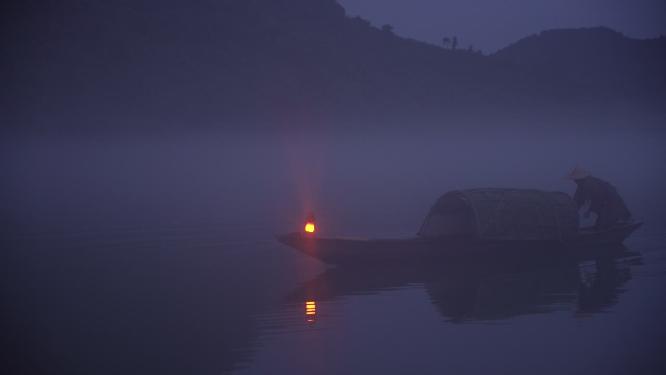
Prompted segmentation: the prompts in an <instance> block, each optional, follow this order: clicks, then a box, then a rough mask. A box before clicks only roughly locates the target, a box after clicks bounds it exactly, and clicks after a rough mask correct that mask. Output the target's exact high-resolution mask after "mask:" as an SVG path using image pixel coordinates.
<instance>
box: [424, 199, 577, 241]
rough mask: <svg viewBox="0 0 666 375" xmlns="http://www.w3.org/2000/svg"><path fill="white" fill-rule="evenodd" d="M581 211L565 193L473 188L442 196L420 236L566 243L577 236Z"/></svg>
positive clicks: (427, 217) (432, 209)
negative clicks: (558, 241) (458, 236)
mask: <svg viewBox="0 0 666 375" xmlns="http://www.w3.org/2000/svg"><path fill="white" fill-rule="evenodd" d="M578 224H579V223H578V210H577V208H576V205H575V203H574V201H573V200H572V199H571V197H570V196H569V195H567V194H565V193H561V192H547V191H540V190H531V189H468V190H457V191H451V192H448V193H446V194H444V195H443V196H441V197H440V198H439V199H438V200H437V202H435V204H434V205H433V206H432V208H431V209H430V212H429V213H428V215H427V216H426V218H425V220H424V222H423V225H422V226H421V229H420V230H419V232H418V235H419V236H421V237H426V238H432V237H440V236H456V235H460V236H472V237H475V238H477V239H480V240H494V241H512V240H562V241H564V240H567V239H570V238H573V237H575V236H576V235H577V234H578Z"/></svg>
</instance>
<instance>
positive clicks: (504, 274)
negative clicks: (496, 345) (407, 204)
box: [288, 247, 641, 324]
mask: <svg viewBox="0 0 666 375" xmlns="http://www.w3.org/2000/svg"><path fill="white" fill-rule="evenodd" d="M608 254H609V255H608V256H601V257H596V258H594V259H551V260H545V259H541V260H539V261H538V262H533V261H530V262H520V263H516V262H499V263H493V264H458V265H436V266H434V265H432V266H427V265H420V266H409V267H407V266H402V267H401V266H391V267H382V268H375V269H366V268H363V269H362V268H349V267H340V268H331V269H328V270H327V271H325V272H324V273H322V274H320V275H319V276H317V277H316V278H314V279H312V280H310V281H308V282H306V283H305V284H304V285H303V286H302V287H300V288H299V289H297V290H295V291H294V292H293V293H291V294H290V295H289V297H288V298H289V299H290V300H291V301H299V300H300V301H307V302H306V305H305V308H306V310H305V311H306V315H305V316H306V321H307V322H308V323H310V324H311V323H314V322H315V316H316V302H315V301H317V302H322V301H326V300H332V299H336V298H339V297H343V296H348V295H358V294H375V293H379V292H382V291H387V290H392V289H397V288H401V287H406V286H410V285H417V286H418V285H421V286H423V288H424V289H425V290H426V292H427V294H428V296H429V297H430V301H431V302H432V304H433V305H434V306H435V308H436V309H437V311H438V312H439V313H440V314H441V316H442V317H444V318H445V319H446V320H447V321H451V322H457V323H462V322H468V321H492V320H502V319H510V318H512V317H516V316H520V315H526V314H540V313H549V312H553V311H571V312H572V314H573V315H574V316H584V315H589V314H594V313H599V312H603V311H606V310H607V309H608V308H610V307H611V306H613V305H615V304H616V303H617V302H618V298H619V296H620V294H621V293H622V291H623V289H622V288H623V286H624V285H625V284H626V283H627V281H629V280H630V279H631V268H632V267H633V266H637V265H640V264H641V256H640V254H639V253H635V252H631V251H629V250H627V249H626V248H624V247H622V248H614V249H612V251H610V250H609V252H608ZM610 254H612V255H610Z"/></svg>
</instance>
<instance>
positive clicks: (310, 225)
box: [305, 222, 315, 233]
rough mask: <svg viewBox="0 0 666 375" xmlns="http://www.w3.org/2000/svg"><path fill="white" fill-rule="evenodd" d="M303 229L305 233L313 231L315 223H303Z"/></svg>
mask: <svg viewBox="0 0 666 375" xmlns="http://www.w3.org/2000/svg"><path fill="white" fill-rule="evenodd" d="M305 231H306V232H307V233H314V232H315V224H314V223H311V222H307V223H305Z"/></svg>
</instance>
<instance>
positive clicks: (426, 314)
mask: <svg viewBox="0 0 666 375" xmlns="http://www.w3.org/2000/svg"><path fill="white" fill-rule="evenodd" d="M665 141H666V134H664V133H663V132H658V131H649V130H645V131H637V130H635V129H632V130H609V131H603V132H602V131H594V132H593V131H588V132H585V131H582V132H576V131H561V132H554V131H548V130H545V131H528V130H514V131H503V132H501V131H497V132H480V131H473V132H467V133H463V132H455V131H451V132H446V131H432V130H423V131H419V130H414V131H410V132H409V133H402V132H400V131H397V130H395V131H393V130H392V131H388V132H379V131H365V132H364V131H360V130H359V131H339V132H333V131H317V132H315V131H312V132H296V131H288V132H283V133H278V132H230V131H226V132H223V131H220V132H213V131H200V132H194V131H193V132H188V133H185V132H180V133H178V132H173V133H166V134H163V135H159V136H157V135H154V134H153V135H132V136H123V135H117V134H115V135H113V136H69V137H64V136H57V135H31V136H9V137H6V138H5V139H3V141H2V163H3V184H2V186H1V187H0V189H2V190H0V194H2V196H3V197H2V204H3V206H4V207H3V209H2V211H3V212H4V215H2V216H3V217H2V220H3V224H4V228H5V230H4V235H3V249H4V251H3V252H2V264H3V265H4V269H5V271H4V272H3V283H2V293H3V305H4V307H3V320H4V322H5V325H6V328H5V329H4V332H3V336H5V340H7V342H8V343H10V345H11V347H12V348H13V350H12V352H11V353H9V355H10V359H9V361H8V363H9V367H10V369H11V368H29V369H33V370H34V371H35V372H43V373H62V374H122V373H126V374H145V373H161V374H220V373H235V374H301V373H302V374H371V373H378V374H406V373H414V374H442V373H451V374H476V373H502V374H592V373H603V374H630V373H636V374H663V373H666V367H665V365H666V361H665V360H664V358H663V354H664V348H666V346H665V344H666V325H665V324H664V323H663V319H664V317H665V316H666V300H665V299H664V296H665V292H666V212H665V211H664V206H665V205H664V204H663V197H664V192H666V164H665V163H664V160H666V157H665V156H666V151H665V149H664V147H663V145H664V144H666V143H665ZM577 164H580V165H582V166H584V167H586V168H588V169H590V170H591V171H592V173H593V174H595V175H598V176H600V177H602V178H604V179H606V180H608V181H610V182H612V183H613V184H614V185H615V186H616V187H617V188H618V190H619V192H620V193H621V194H622V195H623V197H624V198H625V200H626V202H627V204H628V206H629V208H630V209H631V210H632V212H633V214H634V216H635V218H636V219H637V220H640V221H643V222H645V225H644V226H643V227H642V228H641V229H640V230H639V231H638V232H636V233H635V234H634V235H633V236H632V237H631V238H629V239H628V240H627V241H626V242H625V246H626V247H627V249H628V250H629V251H630V252H631V254H632V255H631V256H627V257H623V258H619V259H610V260H601V261H585V262H579V263H575V264H566V265H557V266H552V267H539V268H529V269H521V270H519V271H512V272H507V271H492V270H487V269H477V268H475V267H471V266H465V267H463V268H461V267H452V266H450V265H447V266H444V265H443V266H442V268H441V269H439V268H438V267H431V268H429V269H428V270H419V269H410V268H408V267H404V268H402V267H396V268H395V269H391V270H386V269H384V270H381V269H379V270H374V269H367V270H355V271H351V270H345V269H341V268H332V267H326V266H325V265H323V264H322V263H320V262H318V261H317V260H315V259H311V258H308V257H306V256H305V255H303V254H300V253H298V252H297V251H295V250H293V249H290V248H288V247H286V246H284V245H281V244H279V243H278V242H277V241H276V240H275V237H274V236H275V234H279V233H285V232H290V231H296V230H299V229H300V228H301V226H302V222H303V219H304V218H305V215H306V214H307V212H308V211H313V212H314V213H315V214H316V215H317V219H318V224H319V228H320V233H321V235H322V236H360V237H402V236H405V237H406V236H412V235H414V233H415V232H416V231H417V229H418V227H419V225H420V224H421V221H422V219H423V217H424V216H425V214H426V213H427V211H428V209H429V208H430V206H431V205H432V203H433V202H434V201H435V200H436V199H437V198H438V197H439V196H440V195H441V194H443V193H445V192H447V191H449V190H454V189H461V188H472V187H517V188H537V189H544V190H558V191H565V192H567V193H570V194H572V193H573V190H574V184H572V183H571V182H570V181H566V180H564V179H563V176H564V175H565V174H566V173H567V172H569V170H570V169H571V168H573V167H574V166H576V165H577Z"/></svg>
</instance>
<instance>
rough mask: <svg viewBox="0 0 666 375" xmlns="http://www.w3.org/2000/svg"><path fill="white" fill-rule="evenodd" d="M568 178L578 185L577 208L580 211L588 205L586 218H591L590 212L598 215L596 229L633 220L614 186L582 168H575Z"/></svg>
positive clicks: (575, 197)
mask: <svg viewBox="0 0 666 375" xmlns="http://www.w3.org/2000/svg"><path fill="white" fill-rule="evenodd" d="M567 178H568V179H570V180H573V181H574V182H575V183H576V185H578V187H577V188H576V193H575V194H574V198H573V199H574V201H575V202H576V207H577V208H578V209H580V208H581V207H583V206H585V205H588V209H587V211H586V212H585V213H584V216H585V217H589V215H590V212H594V213H595V214H596V215H597V221H596V223H595V225H594V229H596V230H602V229H607V228H609V227H612V226H613V225H615V224H617V223H619V222H624V221H629V219H631V212H629V209H627V206H626V205H625V204H624V200H622V197H620V194H618V192H617V190H616V189H615V187H614V186H613V185H611V184H609V183H608V182H606V181H604V180H602V179H600V178H597V177H593V176H592V175H590V172H588V171H586V170H585V169H582V168H580V167H576V168H574V169H573V170H572V171H571V173H569V175H568V176H567Z"/></svg>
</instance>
